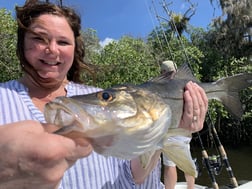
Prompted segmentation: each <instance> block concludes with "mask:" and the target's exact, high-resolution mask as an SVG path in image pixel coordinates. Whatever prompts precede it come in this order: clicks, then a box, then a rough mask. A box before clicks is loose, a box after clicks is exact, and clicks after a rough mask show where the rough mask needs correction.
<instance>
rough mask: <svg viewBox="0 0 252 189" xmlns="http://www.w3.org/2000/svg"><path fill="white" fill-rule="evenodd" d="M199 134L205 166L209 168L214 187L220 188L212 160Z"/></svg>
mask: <svg viewBox="0 0 252 189" xmlns="http://www.w3.org/2000/svg"><path fill="white" fill-rule="evenodd" d="M197 135H198V139H199V143H200V146H201V149H202V150H201V154H202V157H203V161H204V164H205V166H206V168H207V173H208V175H209V176H210V179H211V182H212V187H213V188H214V189H219V185H218V183H217V182H216V179H215V176H214V171H213V169H212V166H211V164H210V160H209V156H208V154H207V151H206V150H205V147H204V144H203V142H202V139H201V137H200V133H199V132H197Z"/></svg>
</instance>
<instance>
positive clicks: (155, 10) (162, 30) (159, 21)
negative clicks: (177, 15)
mask: <svg viewBox="0 0 252 189" xmlns="http://www.w3.org/2000/svg"><path fill="white" fill-rule="evenodd" d="M151 2H152V6H153V8H154V13H155V16H156V19H157V21H158V23H159V25H160V28H161V32H162V35H163V36H164V39H165V43H166V45H167V47H168V51H169V54H170V57H171V60H172V61H174V60H175V58H174V56H173V54H172V50H171V46H170V44H169V41H168V39H167V36H166V34H165V29H164V27H163V25H162V22H161V19H160V18H161V17H160V16H159V15H158V13H157V8H156V6H155V3H154V0H152V1H151ZM155 29H156V28H155ZM156 33H157V32H156ZM157 37H158V38H159V36H158V34H157ZM160 41H161V40H160ZM160 44H161V45H162V43H160ZM161 49H162V50H163V47H162V48H161ZM163 52H164V50H163Z"/></svg>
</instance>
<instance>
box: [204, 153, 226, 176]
mask: <svg viewBox="0 0 252 189" xmlns="http://www.w3.org/2000/svg"><path fill="white" fill-rule="evenodd" d="M208 160H209V167H208V166H207V165H206V161H205V160H204V158H203V161H202V162H203V166H204V167H206V168H209V169H211V171H213V173H214V174H215V175H219V174H220V172H221V168H222V161H221V157H220V155H212V156H208Z"/></svg>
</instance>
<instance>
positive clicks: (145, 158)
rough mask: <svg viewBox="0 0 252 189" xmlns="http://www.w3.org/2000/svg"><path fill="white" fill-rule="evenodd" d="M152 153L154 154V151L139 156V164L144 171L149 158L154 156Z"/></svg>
mask: <svg viewBox="0 0 252 189" xmlns="http://www.w3.org/2000/svg"><path fill="white" fill-rule="evenodd" d="M154 153H155V150H151V151H149V152H146V153H144V154H142V155H140V156H139V159H140V163H141V165H142V167H143V168H144V169H145V168H146V167H148V165H149V164H150V162H151V158H152V156H153V155H154Z"/></svg>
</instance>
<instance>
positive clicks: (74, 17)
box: [16, 0, 91, 82]
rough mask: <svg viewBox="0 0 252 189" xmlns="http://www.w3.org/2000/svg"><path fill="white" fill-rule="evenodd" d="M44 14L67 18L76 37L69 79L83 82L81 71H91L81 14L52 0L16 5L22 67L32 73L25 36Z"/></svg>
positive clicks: (19, 54)
mask: <svg viewBox="0 0 252 189" xmlns="http://www.w3.org/2000/svg"><path fill="white" fill-rule="evenodd" d="M43 14H54V15H58V16H63V17H65V18H66V20H67V22H68V24H69V25H70V27H71V29H72V31H73V33H74V38H75V51H74V60H73V64H72V66H71V68H70V69H69V71H68V74H67V79H68V80H70V81H74V82H81V78H80V75H81V71H82V70H83V69H85V70H87V71H89V72H91V69H90V68H89V66H88V65H87V64H86V63H85V62H84V56H85V51H84V40H83V37H82V35H81V19H80V16H79V15H78V14H77V13H76V12H75V11H74V10H73V9H71V8H69V7H65V6H59V5H56V4H52V3H50V2H42V1H39V0H26V2H25V4H24V6H22V7H16V17H17V23H18V31H17V35H18V36H17V37H18V39H17V56H18V58H19V60H20V64H21V66H22V69H23V70H24V71H25V72H27V73H29V74H31V75H32V73H31V72H32V69H33V68H32V66H31V65H30V64H29V63H28V62H27V60H26V58H25V56H24V37H25V33H26V32H28V31H29V32H32V31H30V30H29V29H28V28H29V26H30V25H31V24H32V23H33V22H34V19H36V18H37V17H39V16H40V15H43Z"/></svg>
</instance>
